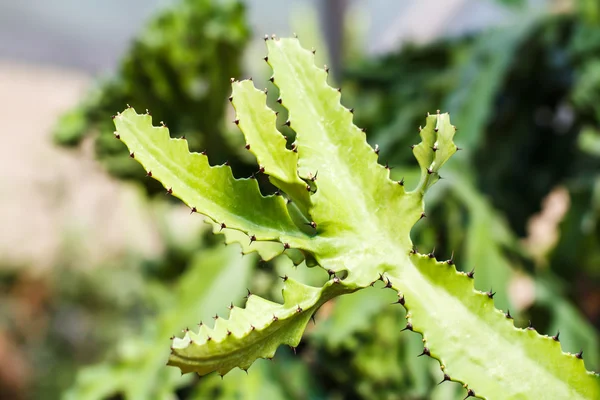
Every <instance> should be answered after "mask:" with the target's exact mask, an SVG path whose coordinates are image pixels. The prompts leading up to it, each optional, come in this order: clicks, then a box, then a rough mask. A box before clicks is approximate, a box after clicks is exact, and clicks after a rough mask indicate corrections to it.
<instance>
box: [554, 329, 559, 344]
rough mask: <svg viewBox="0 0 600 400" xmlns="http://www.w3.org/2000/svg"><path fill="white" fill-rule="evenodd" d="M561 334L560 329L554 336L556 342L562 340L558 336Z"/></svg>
mask: <svg viewBox="0 0 600 400" xmlns="http://www.w3.org/2000/svg"><path fill="white" fill-rule="evenodd" d="M559 336H560V331H558V332H556V335H554V336H552V339H554V341H555V342H560V339H559V338H558V337H559Z"/></svg>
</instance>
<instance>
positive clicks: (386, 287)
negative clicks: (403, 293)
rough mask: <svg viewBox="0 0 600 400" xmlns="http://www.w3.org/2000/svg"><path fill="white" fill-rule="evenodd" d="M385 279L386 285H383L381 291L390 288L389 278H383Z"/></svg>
mask: <svg viewBox="0 0 600 400" xmlns="http://www.w3.org/2000/svg"><path fill="white" fill-rule="evenodd" d="M385 279H387V283H386V284H385V286H384V287H383V288H382V289H389V288H391V287H392V282H390V279H389V278H385Z"/></svg>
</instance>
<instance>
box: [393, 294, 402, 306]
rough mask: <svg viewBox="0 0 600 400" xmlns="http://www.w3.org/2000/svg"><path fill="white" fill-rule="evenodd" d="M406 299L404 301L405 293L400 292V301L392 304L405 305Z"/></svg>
mask: <svg viewBox="0 0 600 400" xmlns="http://www.w3.org/2000/svg"><path fill="white" fill-rule="evenodd" d="M404 303H405V301H404V295H402V294H400V293H398V301H396V302H395V303H392V304H401V305H404Z"/></svg>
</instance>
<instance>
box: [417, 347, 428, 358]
mask: <svg viewBox="0 0 600 400" xmlns="http://www.w3.org/2000/svg"><path fill="white" fill-rule="evenodd" d="M430 355H431V353H430V352H429V349H428V348H427V347H423V352H422V353H421V354H419V355H418V356H417V357H421V356H430Z"/></svg>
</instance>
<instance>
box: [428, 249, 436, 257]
mask: <svg viewBox="0 0 600 400" xmlns="http://www.w3.org/2000/svg"><path fill="white" fill-rule="evenodd" d="M428 256H429V258H435V247H434V248H433V250H431V253H429V254H428Z"/></svg>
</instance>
